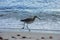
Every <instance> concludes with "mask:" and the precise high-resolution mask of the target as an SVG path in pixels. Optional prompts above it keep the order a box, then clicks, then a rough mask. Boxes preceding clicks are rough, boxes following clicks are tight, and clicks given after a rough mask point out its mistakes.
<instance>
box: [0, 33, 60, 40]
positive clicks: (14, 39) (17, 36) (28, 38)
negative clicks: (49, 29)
mask: <svg viewBox="0 0 60 40" xmlns="http://www.w3.org/2000/svg"><path fill="white" fill-rule="evenodd" d="M0 37H2V38H3V39H4V40H60V34H54V33H40V32H2V33H0Z"/></svg>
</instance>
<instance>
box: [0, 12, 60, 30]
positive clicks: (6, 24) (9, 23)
mask: <svg viewBox="0 0 60 40" xmlns="http://www.w3.org/2000/svg"><path fill="white" fill-rule="evenodd" d="M59 14H60V13H59V12H40V13H30V12H27V11H3V12H0V15H3V16H0V30H3V29H4V30H5V29H9V30H10V29H13V28H15V29H18V30H19V28H20V29H21V28H22V27H23V26H24V25H23V24H24V23H23V22H21V21H20V20H21V19H24V18H28V17H32V16H34V15H37V16H38V17H39V18H40V20H39V19H36V20H35V21H34V22H33V23H31V24H28V27H29V28H30V29H34V30H35V29H37V30H38V29H39V30H40V29H42V30H51V31H53V30H55V31H57V30H58V31H60V15H59ZM25 28H26V25H25Z"/></svg>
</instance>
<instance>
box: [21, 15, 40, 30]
mask: <svg viewBox="0 0 60 40" xmlns="http://www.w3.org/2000/svg"><path fill="white" fill-rule="evenodd" d="M35 18H38V19H40V18H39V17H37V16H34V17H33V18H26V19H23V20H20V21H22V22H24V26H25V23H26V24H27V26H26V27H27V29H28V30H29V31H30V29H29V28H28V24H31V23H33V21H34V20H35ZM22 29H24V27H22Z"/></svg>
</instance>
